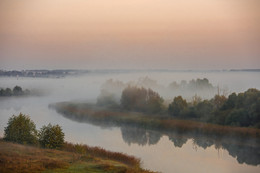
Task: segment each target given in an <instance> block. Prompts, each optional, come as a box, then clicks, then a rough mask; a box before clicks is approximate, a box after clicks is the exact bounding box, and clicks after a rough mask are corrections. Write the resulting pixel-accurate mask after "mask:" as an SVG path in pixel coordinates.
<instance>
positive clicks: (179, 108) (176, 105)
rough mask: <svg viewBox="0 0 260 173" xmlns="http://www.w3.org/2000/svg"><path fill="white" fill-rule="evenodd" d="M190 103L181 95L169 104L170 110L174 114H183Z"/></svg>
mask: <svg viewBox="0 0 260 173" xmlns="http://www.w3.org/2000/svg"><path fill="white" fill-rule="evenodd" d="M187 107H188V104H187V102H186V100H184V99H183V98H182V97H181V96H178V97H174V99H173V102H172V103H171V104H170V105H169V108H168V112H169V114H170V115H172V116H181V115H182V113H183V112H184V110H185V109H187Z"/></svg>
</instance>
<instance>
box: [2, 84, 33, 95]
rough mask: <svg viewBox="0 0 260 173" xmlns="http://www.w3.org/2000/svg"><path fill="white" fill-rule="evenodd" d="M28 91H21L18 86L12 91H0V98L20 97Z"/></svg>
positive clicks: (7, 89) (9, 89) (28, 92)
mask: <svg viewBox="0 0 260 173" xmlns="http://www.w3.org/2000/svg"><path fill="white" fill-rule="evenodd" d="M28 94H30V91H29V90H28V89H26V90H23V89H22V87H20V86H15V87H14V88H13V89H11V88H6V89H3V88H1V89H0V96H21V95H28Z"/></svg>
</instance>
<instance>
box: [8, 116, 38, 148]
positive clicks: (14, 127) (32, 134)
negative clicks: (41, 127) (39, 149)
mask: <svg viewBox="0 0 260 173" xmlns="http://www.w3.org/2000/svg"><path fill="white" fill-rule="evenodd" d="M4 140H6V141H12V142H17V143H21V144H36V143H37V130H36V126H35V124H34V122H33V121H32V120H31V119H30V117H29V116H27V115H23V114H22V113H20V114H19V115H18V116H15V115H13V116H12V117H11V118H9V120H8V123H7V127H5V130H4Z"/></svg>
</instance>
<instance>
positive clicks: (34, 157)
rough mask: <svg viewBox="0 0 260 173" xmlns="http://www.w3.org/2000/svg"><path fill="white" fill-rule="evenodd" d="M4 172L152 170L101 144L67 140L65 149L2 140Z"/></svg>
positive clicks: (0, 155) (0, 166)
mask: <svg viewBox="0 0 260 173" xmlns="http://www.w3.org/2000/svg"><path fill="white" fill-rule="evenodd" d="M0 172H1V173H18V172H23V173H32V172H35V173H36V172H37V173H38V172H44V173H50V172H52V173H60V172H62V173H66V172H77V173H80V172H108V173H128V172H129V173H130V172H131V173H132V172H133V173H151V172H150V171H147V170H143V169H142V168H141V167H140V160H139V159H137V158H135V157H133V156H127V155H125V154H122V153H116V152H110V151H106V150H104V149H102V148H98V147H89V146H87V145H74V144H70V143H65V145H64V147H63V149H62V150H52V149H43V148H39V147H35V146H28V145H21V144H15V143H11V142H5V141H3V140H0Z"/></svg>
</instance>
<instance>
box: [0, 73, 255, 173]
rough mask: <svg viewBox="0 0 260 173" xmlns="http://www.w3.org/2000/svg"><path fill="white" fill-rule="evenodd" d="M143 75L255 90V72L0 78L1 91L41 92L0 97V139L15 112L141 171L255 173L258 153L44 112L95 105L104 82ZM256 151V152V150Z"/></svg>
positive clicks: (206, 140) (185, 136) (207, 140)
mask: <svg viewBox="0 0 260 173" xmlns="http://www.w3.org/2000/svg"><path fill="white" fill-rule="evenodd" d="M146 76H148V77H149V78H151V79H154V80H156V81H157V82H158V84H161V85H164V86H167V85H169V84H170V83H171V82H172V81H177V82H180V81H181V80H187V81H189V80H191V79H197V78H207V79H208V80H209V82H210V83H212V84H213V86H219V87H220V88H225V89H226V90H227V91H228V93H231V92H244V91H246V90H247V89H248V88H257V89H260V80H259V79H260V78H259V77H260V72H229V71H203V72H170V71H155V72H151V71H150V72H119V73H115V72H111V73H89V74H86V75H82V76H77V77H76V76H74V77H64V78H26V77H23V78H16V77H1V78H0V87H2V88H6V87H10V88H13V87H14V86H15V85H19V86H21V87H22V88H23V89H29V90H34V89H37V90H40V91H44V95H41V96H21V97H0V136H3V134H4V127H6V125H7V121H8V119H9V117H11V116H12V115H17V114H19V113H20V112H21V113H24V114H27V115H29V116H30V117H31V119H32V120H33V121H34V122H35V123H36V126H37V129H40V128H41V126H42V125H47V124H48V123H52V124H59V125H61V126H62V129H63V131H64V133H65V140H66V141H69V142H73V143H82V144H88V145H90V146H100V147H102V148H105V149H108V150H111V151H117V152H123V153H126V154H129V155H134V156H136V157H138V158H141V160H142V167H144V168H147V169H150V170H153V171H160V172H164V173H172V172H185V173H187V172H201V173H206V172H218V173H219V172H221V173H231V172H236V173H240V172H241V173H242V172H250V173H256V172H260V157H259V155H260V153H259V151H260V150H256V149H255V148H250V147H248V148H243V147H241V146H240V145H235V144H233V143H232V144H229V143H228V142H224V141H223V140H224V139H222V141H220V144H219V142H218V141H217V140H216V139H211V138H207V137H206V138H205V137H199V136H194V137H193V136H192V135H189V134H178V133H173V134H164V133H160V132H156V131H147V130H145V129H136V128H128V127H111V126H106V127H103V126H101V125H100V126H97V125H92V124H88V123H87V122H78V121H72V120H70V119H68V118H65V117H64V116H62V115H60V114H58V113H57V112H56V111H55V110H53V109H49V107H48V105H49V104H50V103H55V102H60V101H71V100H79V101H86V102H96V98H97V96H98V95H99V93H100V89H101V86H102V84H103V83H104V82H105V81H106V80H108V79H116V80H120V81H123V82H128V81H131V80H137V79H138V78H140V77H146ZM257 149H259V148H258V147H257Z"/></svg>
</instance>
